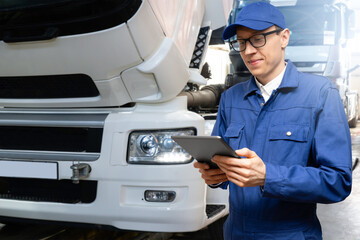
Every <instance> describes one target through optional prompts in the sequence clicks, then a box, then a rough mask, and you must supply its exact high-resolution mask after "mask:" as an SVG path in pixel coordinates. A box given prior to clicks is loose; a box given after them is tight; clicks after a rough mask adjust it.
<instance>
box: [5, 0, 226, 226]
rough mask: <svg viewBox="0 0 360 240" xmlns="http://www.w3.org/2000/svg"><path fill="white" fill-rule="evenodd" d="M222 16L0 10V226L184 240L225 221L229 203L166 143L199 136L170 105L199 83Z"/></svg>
mask: <svg viewBox="0 0 360 240" xmlns="http://www.w3.org/2000/svg"><path fill="white" fill-rule="evenodd" d="M224 6H229V4H226V1H220V0H207V1H205V0H172V1H169V0H79V1H71V0H53V1H46V0H34V1H2V2H1V3H0V13H1V14H0V105H1V106H2V107H1V109H0V215H1V217H0V222H11V221H20V220H25V219H27V220H33V221H56V222H73V223H86V224H94V225H108V226H113V227H116V228H119V229H129V230H140V231H161V232H186V231H196V230H199V229H201V228H203V227H205V226H208V225H209V224H211V223H213V222H215V221H217V220H218V219H221V218H222V217H224V216H226V214H227V213H228V205H227V201H228V199H227V198H228V193H227V192H226V191H223V190H214V189H210V188H209V187H207V185H206V184H205V183H204V181H203V180H202V179H201V177H200V174H199V173H198V171H197V170H196V169H195V168H194V167H193V159H192V158H191V156H189V154H187V153H186V152H184V150H183V149H181V148H180V147H179V146H178V145H176V144H174V142H173V141H172V140H171V138H170V137H171V136H172V135H204V134H205V120H204V118H203V117H202V116H201V115H200V114H198V113H195V112H192V111H188V109H187V99H186V97H184V96H178V95H179V93H180V92H182V91H183V89H184V88H185V86H187V83H188V82H189V83H190V85H191V86H195V85H196V86H198V85H201V84H204V83H205V81H204V78H203V77H202V76H201V75H200V74H199V72H200V70H201V67H202V64H203V55H204V53H205V52H206V46H207V44H208V42H209V37H210V36H211V32H212V29H217V28H219V27H221V26H224V25H226V17H227V9H226V7H225V8H224ZM230 7H231V6H230ZM228 10H230V9H228ZM199 32H200V33H201V34H199ZM198 36H199V37H198ZM195 45H197V48H196V50H195V53H194V54H193V52H194V46H195ZM189 66H191V67H189ZM205 92H206V91H205ZM209 92H210V93H212V92H213V90H212V89H210V90H209ZM188 93H189V91H188ZM185 95H186V94H185ZM210 95H211V94H210Z"/></svg>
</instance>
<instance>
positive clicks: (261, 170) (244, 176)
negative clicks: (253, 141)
mask: <svg viewBox="0 0 360 240" xmlns="http://www.w3.org/2000/svg"><path fill="white" fill-rule="evenodd" d="M235 152H236V154H237V155H239V156H240V157H242V158H232V157H226V156H220V155H215V156H214V157H213V158H212V161H213V162H214V163H216V164H217V165H218V166H219V168H220V169H221V170H222V171H223V172H224V173H225V174H226V177H227V179H228V180H229V181H231V182H233V183H235V184H236V185H238V186H240V187H255V186H264V184H265V175H266V167H265V164H264V162H263V161H262V160H261V158H259V157H258V155H257V154H256V153H255V152H254V151H251V150H249V149H247V148H242V149H239V150H236V151H235Z"/></svg>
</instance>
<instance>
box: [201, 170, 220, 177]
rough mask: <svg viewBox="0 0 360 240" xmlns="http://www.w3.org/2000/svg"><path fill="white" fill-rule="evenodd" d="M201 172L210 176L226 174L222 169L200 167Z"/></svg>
mask: <svg viewBox="0 0 360 240" xmlns="http://www.w3.org/2000/svg"><path fill="white" fill-rule="evenodd" d="M199 172H200V173H201V174H204V175H207V176H209V177H211V176H217V175H222V174H225V173H224V172H223V171H222V170H221V169H219V168H218V169H199Z"/></svg>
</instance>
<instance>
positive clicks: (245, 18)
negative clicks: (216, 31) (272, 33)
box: [223, 2, 286, 40]
mask: <svg viewBox="0 0 360 240" xmlns="http://www.w3.org/2000/svg"><path fill="white" fill-rule="evenodd" d="M273 25H276V26H278V27H280V28H282V29H285V28H286V24H285V18H284V15H283V14H282V13H281V12H280V11H279V9H277V8H276V7H274V6H273V5H271V4H270V3H267V2H255V3H251V4H249V5H246V6H245V7H244V8H243V9H241V11H240V12H239V14H238V15H237V16H236V20H235V23H233V24H231V25H229V26H228V27H227V28H225V30H224V33H223V39H224V40H227V39H229V38H231V37H232V36H234V35H235V34H236V27H237V26H244V27H247V28H250V29H253V30H258V31H261V30H265V29H267V28H269V27H271V26H273Z"/></svg>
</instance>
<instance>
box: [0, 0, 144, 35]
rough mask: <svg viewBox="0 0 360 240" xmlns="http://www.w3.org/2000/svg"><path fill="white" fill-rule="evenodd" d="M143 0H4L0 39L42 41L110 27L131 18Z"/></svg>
mask: <svg viewBox="0 0 360 240" xmlns="http://www.w3.org/2000/svg"><path fill="white" fill-rule="evenodd" d="M141 2H142V1H141V0H76V1H74V0H31V1H29V0H1V1H0V40H4V41H8V42H16V41H30V40H42V38H45V39H46V38H51V37H56V36H65V35H74V34H81V33H88V32H94V31H99V30H103V29H107V28H111V27H114V26H117V25H120V24H122V23H124V22H126V21H127V20H129V19H130V18H131V17H132V16H133V15H134V14H135V13H136V11H137V10H138V9H139V7H140V4H141Z"/></svg>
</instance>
